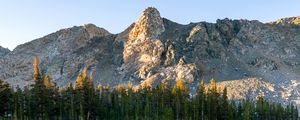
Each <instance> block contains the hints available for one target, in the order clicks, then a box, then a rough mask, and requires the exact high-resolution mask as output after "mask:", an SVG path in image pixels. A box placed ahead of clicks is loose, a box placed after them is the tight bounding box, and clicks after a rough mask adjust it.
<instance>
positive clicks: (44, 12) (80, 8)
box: [0, 0, 300, 50]
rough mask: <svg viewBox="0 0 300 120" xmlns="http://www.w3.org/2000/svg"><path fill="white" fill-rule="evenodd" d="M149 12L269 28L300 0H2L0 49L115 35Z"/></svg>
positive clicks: (295, 11)
mask: <svg viewBox="0 0 300 120" xmlns="http://www.w3.org/2000/svg"><path fill="white" fill-rule="evenodd" d="M149 6H153V7H156V8H157V9H158V10H159V11H160V13H161V16H163V17H165V18H168V19H170V20H172V21H175V22H178V23H181V24H188V23H190V22H199V21H208V22H215V21H216V19H223V18H225V17H228V18H231V19H250V20H253V19H256V20H259V21H262V22H269V21H273V20H276V19H278V18H281V17H289V16H300V0H206V1H204V0H47V1H46V0H5V1H4V0H3V1H1V3H0V46H3V47H8V48H9V49H11V50H12V49H14V48H15V47H16V46H17V45H19V44H23V43H25V42H28V41H31V40H33V39H36V38H40V37H43V36H45V35H47V34H49V33H52V32H55V31H57V30H59V29H62V28H67V27H72V26H75V25H76V26H79V25H83V24H86V23H93V24H95V25H97V26H99V27H103V28H105V29H107V30H108V31H110V32H111V33H119V32H121V31H122V30H124V29H125V28H126V27H128V26H129V25H130V24H131V23H133V22H134V21H135V20H136V19H137V18H138V17H139V16H140V14H141V12H142V11H143V9H145V8H146V7H149Z"/></svg>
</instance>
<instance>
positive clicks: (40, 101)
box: [0, 57, 298, 120]
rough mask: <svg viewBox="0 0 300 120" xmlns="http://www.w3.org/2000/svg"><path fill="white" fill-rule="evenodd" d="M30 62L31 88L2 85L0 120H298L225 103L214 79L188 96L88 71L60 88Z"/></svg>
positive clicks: (286, 111)
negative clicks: (108, 80)
mask: <svg viewBox="0 0 300 120" xmlns="http://www.w3.org/2000/svg"><path fill="white" fill-rule="evenodd" d="M38 64H39V61H38V59H37V57H35V60H34V69H33V80H34V83H33V84H31V85H28V86H25V87H24V89H21V88H19V87H17V88H12V87H10V85H9V84H8V83H6V82H4V81H3V80H0V102H1V103H0V120H296V119H298V110H297V107H296V106H295V105H294V104H292V103H291V104H288V105H282V104H280V103H275V102H271V101H267V100H264V99H263V98H262V97H259V98H257V99H256V100H229V99H228V97H227V89H226V88H225V89H223V90H220V89H219V88H218V86H217V85H216V82H215V81H214V80H211V82H210V83H209V84H208V85H206V84H205V83H204V82H203V81H201V82H200V83H199V84H198V88H197V92H196V93H195V94H190V91H189V86H188V85H187V84H185V83H184V82H183V80H176V82H175V83H174V84H171V83H161V84H160V85H158V86H156V87H155V88H150V87H147V86H145V87H143V88H141V89H137V90H135V89H133V85H132V83H128V85H118V86H116V87H110V85H101V84H97V85H95V84H94V82H93V77H92V75H89V73H88V72H87V69H86V67H85V68H83V70H82V72H81V73H79V75H78V76H77V79H76V82H75V83H74V84H69V85H66V86H63V87H58V86H57V85H56V84H55V83H54V82H53V80H52V79H51V76H50V75H44V74H42V73H41V72H40V70H39V67H38Z"/></svg>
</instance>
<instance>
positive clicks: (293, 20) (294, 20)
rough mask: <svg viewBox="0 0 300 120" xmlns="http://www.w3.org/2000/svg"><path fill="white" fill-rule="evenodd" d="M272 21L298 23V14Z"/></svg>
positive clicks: (299, 17)
mask: <svg viewBox="0 0 300 120" xmlns="http://www.w3.org/2000/svg"><path fill="white" fill-rule="evenodd" d="M272 23H273V24H295V25H300V16H298V17H287V18H281V19H278V20H277V21H275V22H272Z"/></svg>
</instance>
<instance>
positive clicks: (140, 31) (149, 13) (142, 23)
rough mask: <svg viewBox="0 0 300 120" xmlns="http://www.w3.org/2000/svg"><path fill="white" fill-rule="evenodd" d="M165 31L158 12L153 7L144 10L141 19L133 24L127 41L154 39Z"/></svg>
mask: <svg viewBox="0 0 300 120" xmlns="http://www.w3.org/2000/svg"><path fill="white" fill-rule="evenodd" d="M164 31H165V27H164V25H163V20H162V18H161V17H160V13H159V11H158V10H157V9H156V8H154V7H148V8H147V9H145V10H144V11H143V13H142V15H141V17H140V18H139V19H138V20H137V22H135V25H134V28H133V29H132V30H131V32H130V34H129V39H131V40H133V39H146V38H150V39H154V38H157V37H158V36H159V35H160V34H161V33H162V32H164Z"/></svg>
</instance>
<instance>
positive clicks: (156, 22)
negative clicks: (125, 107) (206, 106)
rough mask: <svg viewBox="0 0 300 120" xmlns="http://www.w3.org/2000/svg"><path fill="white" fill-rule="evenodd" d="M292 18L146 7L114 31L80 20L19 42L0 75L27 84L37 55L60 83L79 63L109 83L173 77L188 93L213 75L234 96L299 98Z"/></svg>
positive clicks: (298, 49)
mask: <svg viewBox="0 0 300 120" xmlns="http://www.w3.org/2000/svg"><path fill="white" fill-rule="evenodd" d="M297 19H298V18H291V20H290V19H283V20H282V21H281V22H279V23H284V24H282V25H278V24H269V23H261V22H259V21H256V20H253V21H249V20H231V19H227V18H226V19H221V20H217V21H216V23H207V22H198V23H191V24H187V25H182V24H178V23H176V22H173V21H171V20H168V19H165V18H162V17H161V16H160V13H159V11H158V10H157V9H155V8H153V7H149V8H147V9H145V10H144V11H143V12H142V15H141V17H140V18H138V20H137V21H136V22H135V23H133V24H132V25H130V26H129V27H128V28H127V29H126V30H124V31H123V32H121V33H119V34H111V33H109V32H108V31H106V30H105V29H103V28H99V27H97V26H95V25H93V24H87V25H83V26H74V27H71V28H66V29H62V30H59V31H57V32H54V33H51V34H49V35H46V36H44V37H42V38H39V39H36V40H33V41H31V42H28V43H25V44H23V45H19V46H18V47H17V48H16V49H14V50H13V51H11V52H9V54H7V53H6V55H4V56H3V55H2V57H1V55H0V68H1V69H0V79H4V80H6V81H8V82H9V83H10V84H12V85H14V86H17V85H19V86H21V87H22V86H24V85H26V84H30V83H31V82H32V78H31V77H32V74H33V73H32V62H33V57H34V56H35V55H37V56H38V57H39V58H40V61H41V63H40V65H39V66H40V68H41V70H42V72H43V74H49V75H50V76H51V77H52V78H53V79H54V80H55V81H56V82H57V83H58V85H60V86H63V85H66V84H67V83H70V82H74V81H75V79H76V76H77V75H78V73H79V72H81V70H82V69H83V68H84V66H86V67H87V70H88V71H89V72H92V73H93V78H94V79H95V81H96V82H97V83H103V84H110V85H112V86H115V85H118V84H127V83H128V82H132V83H133V85H134V86H135V88H137V89H138V88H140V87H143V86H149V87H154V86H156V85H157V84H159V83H161V82H171V83H174V81H175V80H179V79H180V80H183V81H184V82H186V83H187V84H189V86H190V88H191V92H193V91H195V86H196V85H197V84H198V83H199V80H201V79H204V80H206V81H208V80H210V79H212V78H214V79H215V80H217V81H218V82H219V84H220V86H222V87H225V86H226V87H227V88H228V93H229V94H231V93H234V94H235V95H233V96H232V98H233V99H243V98H246V97H249V96H250V97H251V98H256V97H257V96H263V97H265V98H266V99H270V100H274V101H279V102H282V103H287V102H290V101H295V102H299V99H298V98H299V97H300V94H299V93H300V92H299V91H298V88H300V86H299V85H300V84H299V83H300V82H299V78H300V71H299V70H300V66H299V65H300V62H299V60H300V56H299V54H298V53H300V44H299V40H300V36H299V33H300V27H299V25H298V24H295V23H297ZM291 24H293V25H292V26H291ZM241 87H242V88H241Z"/></svg>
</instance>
